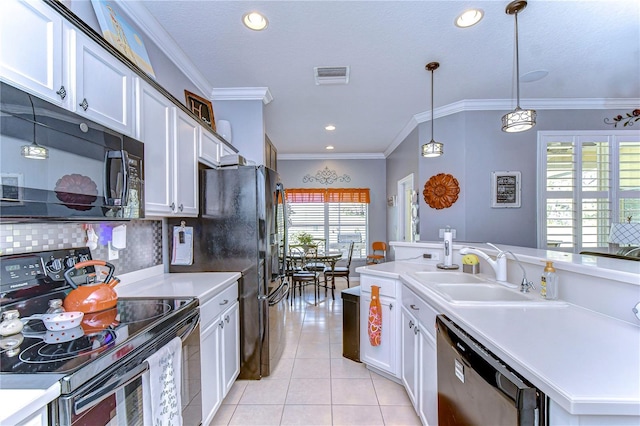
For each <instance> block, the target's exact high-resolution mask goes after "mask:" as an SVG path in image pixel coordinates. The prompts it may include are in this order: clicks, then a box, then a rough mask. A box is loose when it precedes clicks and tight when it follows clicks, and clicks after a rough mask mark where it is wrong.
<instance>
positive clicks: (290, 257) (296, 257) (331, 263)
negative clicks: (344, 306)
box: [287, 245, 342, 294]
mask: <svg viewBox="0 0 640 426" xmlns="http://www.w3.org/2000/svg"><path fill="white" fill-rule="evenodd" d="M305 248H308V247H306V246H303V245H291V246H289V249H300V250H298V251H295V252H291V250H290V251H289V253H288V254H287V262H288V263H290V264H293V265H300V264H302V263H304V261H313V263H316V264H317V263H323V264H325V265H326V266H327V267H329V268H330V270H331V271H333V270H334V268H335V266H336V263H337V262H338V261H339V260H340V259H342V251H338V250H330V251H326V252H320V253H317V254H316V253H315V252H314V251H313V250H305ZM319 286H320V287H324V288H325V294H326V291H327V289H328V288H329V287H328V286H327V283H326V282H325V283H323V284H319Z"/></svg>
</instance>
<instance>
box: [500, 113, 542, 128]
mask: <svg viewBox="0 0 640 426" xmlns="http://www.w3.org/2000/svg"><path fill="white" fill-rule="evenodd" d="M535 125H536V112H535V110H532V109H521V108H520V107H517V108H516V109H514V110H513V111H511V112H508V113H506V114H505V115H503V116H502V131H503V132H508V133H514V132H524V131H525V130H529V129H530V128H532V127H533V126H535Z"/></svg>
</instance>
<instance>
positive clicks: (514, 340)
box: [357, 253, 640, 416]
mask: <svg viewBox="0 0 640 426" xmlns="http://www.w3.org/2000/svg"><path fill="white" fill-rule="evenodd" d="M519 254H520V253H518V255H519ZM429 270H436V268H435V267H434V265H433V264H425V263H418V262H388V263H384V264H379V265H369V266H366V267H360V268H357V272H359V273H361V274H372V275H377V276H382V277H387V278H395V279H402V281H403V282H405V283H406V284H407V286H408V287H410V288H411V289H412V290H414V291H415V292H416V293H417V294H419V295H421V296H423V297H424V298H425V299H426V300H428V301H429V302H430V303H431V304H432V305H433V306H434V307H435V308H436V309H437V310H438V311H440V312H442V313H444V314H445V315H447V316H448V317H449V318H450V319H451V320H453V321H454V322H456V323H457V324H458V325H460V326H461V327H462V328H464V329H465V330H466V331H467V332H469V333H470V334H471V335H472V336H473V337H474V338H476V339H477V340H478V341H479V342H481V343H482V344H483V345H485V346H486V347H487V348H488V349H489V350H491V351H492V352H494V353H495V354H496V355H497V356H498V357H500V358H501V359H502V360H503V361H504V362H506V363H507V364H509V365H510V366H511V367H512V368H513V369H515V370H516V371H518V372H519V373H520V374H522V375H523V376H524V377H525V378H527V379H528V380H529V381H530V382H531V383H533V384H534V385H535V386H536V387H538V388H539V389H540V390H541V391H542V392H544V393H545V394H547V395H548V396H549V397H550V398H551V399H553V400H554V401H555V402H556V403H558V404H559V405H560V406H561V407H563V408H564V409H565V410H567V411H568V412H569V413H571V414H575V415H635V416H640V327H637V326H635V325H633V324H629V323H626V322H624V321H620V320H616V319H614V318H611V317H608V316H605V315H602V314H599V313H596V312H593V311H590V310H587V309H584V308H581V307H579V306H576V305H572V304H567V305H564V306H562V305H550V306H535V307H505V306H460V305H454V304H451V303H449V302H447V301H446V300H445V299H443V298H442V297H440V296H439V295H438V294H437V293H435V292H433V291H431V290H430V289H429V288H428V287H426V286H425V285H423V284H421V283H420V282H418V281H416V280H415V279H413V278H412V277H411V276H410V275H409V274H408V273H409V272H415V271H429Z"/></svg>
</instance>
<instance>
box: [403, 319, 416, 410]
mask: <svg viewBox="0 0 640 426" xmlns="http://www.w3.org/2000/svg"><path fill="white" fill-rule="evenodd" d="M400 318H401V319H402V322H401V327H402V332H401V335H400V336H401V344H402V351H401V353H402V383H403V384H404V388H405V390H406V391H407V394H408V395H409V399H410V400H411V403H412V404H413V407H414V408H417V407H418V394H417V392H418V369H419V367H418V363H417V361H418V349H419V346H418V336H417V334H418V323H417V320H416V318H415V317H414V316H413V315H412V314H411V313H410V312H409V311H408V310H407V308H406V307H405V306H403V307H402V312H401V314H400Z"/></svg>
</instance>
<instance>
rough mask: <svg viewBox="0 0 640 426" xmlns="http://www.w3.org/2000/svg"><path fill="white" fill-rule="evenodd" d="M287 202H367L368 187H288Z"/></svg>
mask: <svg viewBox="0 0 640 426" xmlns="http://www.w3.org/2000/svg"><path fill="white" fill-rule="evenodd" d="M286 194H287V202H288V203H367V204H369V188H288V189H287V190H286Z"/></svg>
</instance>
